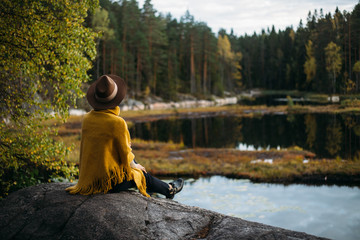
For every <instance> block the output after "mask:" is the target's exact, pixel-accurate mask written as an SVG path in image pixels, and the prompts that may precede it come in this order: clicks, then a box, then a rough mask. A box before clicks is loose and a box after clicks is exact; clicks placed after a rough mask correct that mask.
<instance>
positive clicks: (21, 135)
mask: <svg viewBox="0 0 360 240" xmlns="http://www.w3.org/2000/svg"><path fill="white" fill-rule="evenodd" d="M311 11H312V12H309V14H308V16H307V19H306V23H303V22H302V21H301V22H300V23H299V26H297V27H296V28H295V27H288V28H286V29H285V30H278V31H275V26H274V27H272V28H271V29H266V30H265V29H264V30H263V31H262V32H261V33H254V34H253V35H251V36H250V35H245V36H237V35H236V34H235V33H234V32H233V31H231V32H230V33H227V32H226V31H225V30H220V31H219V32H218V33H214V32H213V31H212V29H211V28H210V27H209V26H207V24H206V23H204V22H200V21H196V18H195V17H194V16H192V15H191V14H190V12H188V11H187V12H185V13H184V15H183V16H182V17H181V18H180V19H176V18H173V17H172V16H171V15H170V14H167V15H164V14H162V13H159V12H157V10H156V9H155V8H154V7H153V5H152V3H151V0H146V1H145V3H144V5H143V6H139V4H138V2H137V1H135V0H122V1H110V0H101V1H100V2H99V1H97V0H78V1H70V0H42V1H38V0H2V1H0V49H1V51H0V178H1V181H0V198H2V197H6V196H7V195H8V193H9V192H12V191H15V190H17V189H20V188H23V187H26V186H30V185H34V184H37V183H40V182H51V181H64V180H65V179H66V180H69V181H73V180H75V179H76V177H77V175H78V168H77V166H76V165H75V163H73V162H68V161H66V156H67V155H68V154H69V153H70V152H71V151H72V150H73V149H74V147H71V146H66V145H65V144H64V143H63V142H61V141H57V140H55V139H54V137H55V136H56V135H57V130H56V128H54V127H53V125H54V124H55V125H56V124H58V121H61V122H63V123H64V122H66V120H67V118H68V117H69V108H70V106H72V107H73V106H76V103H77V100H79V99H84V95H85V92H86V88H87V86H88V83H89V82H91V81H94V80H96V79H97V78H98V77H99V76H101V75H102V74H109V73H111V74H116V75H119V76H121V77H123V78H124V79H125V81H126V82H127V85H128V86H129V88H128V96H129V97H131V98H136V99H141V98H144V97H147V96H159V97H161V98H162V99H164V100H172V101H174V100H175V101H176V100H181V99H182V98H183V97H184V96H185V97H187V96H188V95H193V96H195V97H197V98H201V99H211V98H212V97H213V96H214V95H215V96H226V95H236V94H238V93H240V92H241V91H246V90H248V89H254V88H258V89H264V90H288V89H290V90H298V91H304V92H314V93H324V94H334V93H335V94H358V92H359V88H360V86H359V85H360V82H359V80H360V79H359V78H360V76H359V75H360V3H358V4H357V5H356V6H354V9H353V10H352V11H351V12H346V11H343V12H342V11H341V10H339V9H335V10H334V11H335V12H334V13H327V14H325V13H323V11H322V10H321V9H320V10H311ZM357 96H358V95H356V96H355V97H357ZM357 101H358V100H357ZM186 111H188V110H186ZM54 119H55V120H54ZM351 124H352V122H351ZM355 125H356V124H355V123H354V125H353V126H355ZM79 126H80V125H79Z"/></svg>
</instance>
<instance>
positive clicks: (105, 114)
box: [66, 107, 149, 197]
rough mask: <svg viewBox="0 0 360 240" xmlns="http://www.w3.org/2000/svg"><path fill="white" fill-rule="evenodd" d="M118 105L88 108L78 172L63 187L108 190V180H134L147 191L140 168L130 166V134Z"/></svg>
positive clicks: (87, 191) (74, 190)
mask: <svg viewBox="0 0 360 240" xmlns="http://www.w3.org/2000/svg"><path fill="white" fill-rule="evenodd" d="M119 114H120V108H119V107H116V108H113V109H107V110H100V111H94V110H93V111H91V112H89V113H87V114H86V115H85V117H84V120H83V123H82V137H81V146H80V176H79V181H78V183H77V184H76V185H75V186H71V187H69V188H67V189H66V191H69V192H70V193H71V194H76V193H80V194H83V195H89V194H95V193H100V192H104V193H106V192H108V191H109V190H110V189H111V184H112V183H113V184H118V183H121V182H123V181H124V180H128V181H130V180H134V181H135V183H136V186H137V188H138V189H139V191H140V192H141V193H142V194H143V195H145V196H147V197H149V195H148V194H147V193H146V180H145V176H144V174H143V173H142V171H141V170H139V169H135V168H131V167H130V162H131V161H132V160H133V159H134V154H133V153H132V150H131V147H130V134H129V130H128V128H127V124H126V122H125V120H124V119H123V118H121V117H119V116H118V115H119Z"/></svg>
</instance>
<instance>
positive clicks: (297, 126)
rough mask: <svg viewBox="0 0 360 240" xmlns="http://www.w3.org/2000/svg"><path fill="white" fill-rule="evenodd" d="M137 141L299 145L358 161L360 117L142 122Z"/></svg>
mask: <svg viewBox="0 0 360 240" xmlns="http://www.w3.org/2000/svg"><path fill="white" fill-rule="evenodd" d="M130 133H131V135H132V137H135V138H141V139H145V140H157V141H165V142H167V141H173V142H176V143H180V142H183V143H184V145H185V146H187V147H215V148H240V149H241V148H242V149H244V148H245V150H256V149H257V150H259V149H269V148H275V149H283V148H289V147H292V146H299V147H301V148H303V149H306V150H310V151H313V152H315V153H316V155H317V157H332V158H333V157H336V156H340V157H342V158H346V159H352V158H354V157H355V156H356V154H359V153H360V117H359V115H355V114H337V115H335V114H293V115H291V116H290V115H259V116H255V117H252V118H244V117H234V116H229V117H224V116H222V117H202V118H196V119H170V120H159V121H155V122H146V123H136V124H134V125H133V127H132V128H130Z"/></svg>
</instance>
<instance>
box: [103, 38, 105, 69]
mask: <svg viewBox="0 0 360 240" xmlns="http://www.w3.org/2000/svg"><path fill="white" fill-rule="evenodd" d="M105 45H106V44H105V39H104V41H103V75H104V74H106V69H105V68H106V48H105Z"/></svg>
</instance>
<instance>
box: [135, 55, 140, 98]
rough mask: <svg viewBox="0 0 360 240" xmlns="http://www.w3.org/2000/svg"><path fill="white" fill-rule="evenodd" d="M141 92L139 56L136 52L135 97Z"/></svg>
mask: <svg viewBox="0 0 360 240" xmlns="http://www.w3.org/2000/svg"><path fill="white" fill-rule="evenodd" d="M140 92H141V54H140V51H138V52H137V66H136V95H138V94H140Z"/></svg>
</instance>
